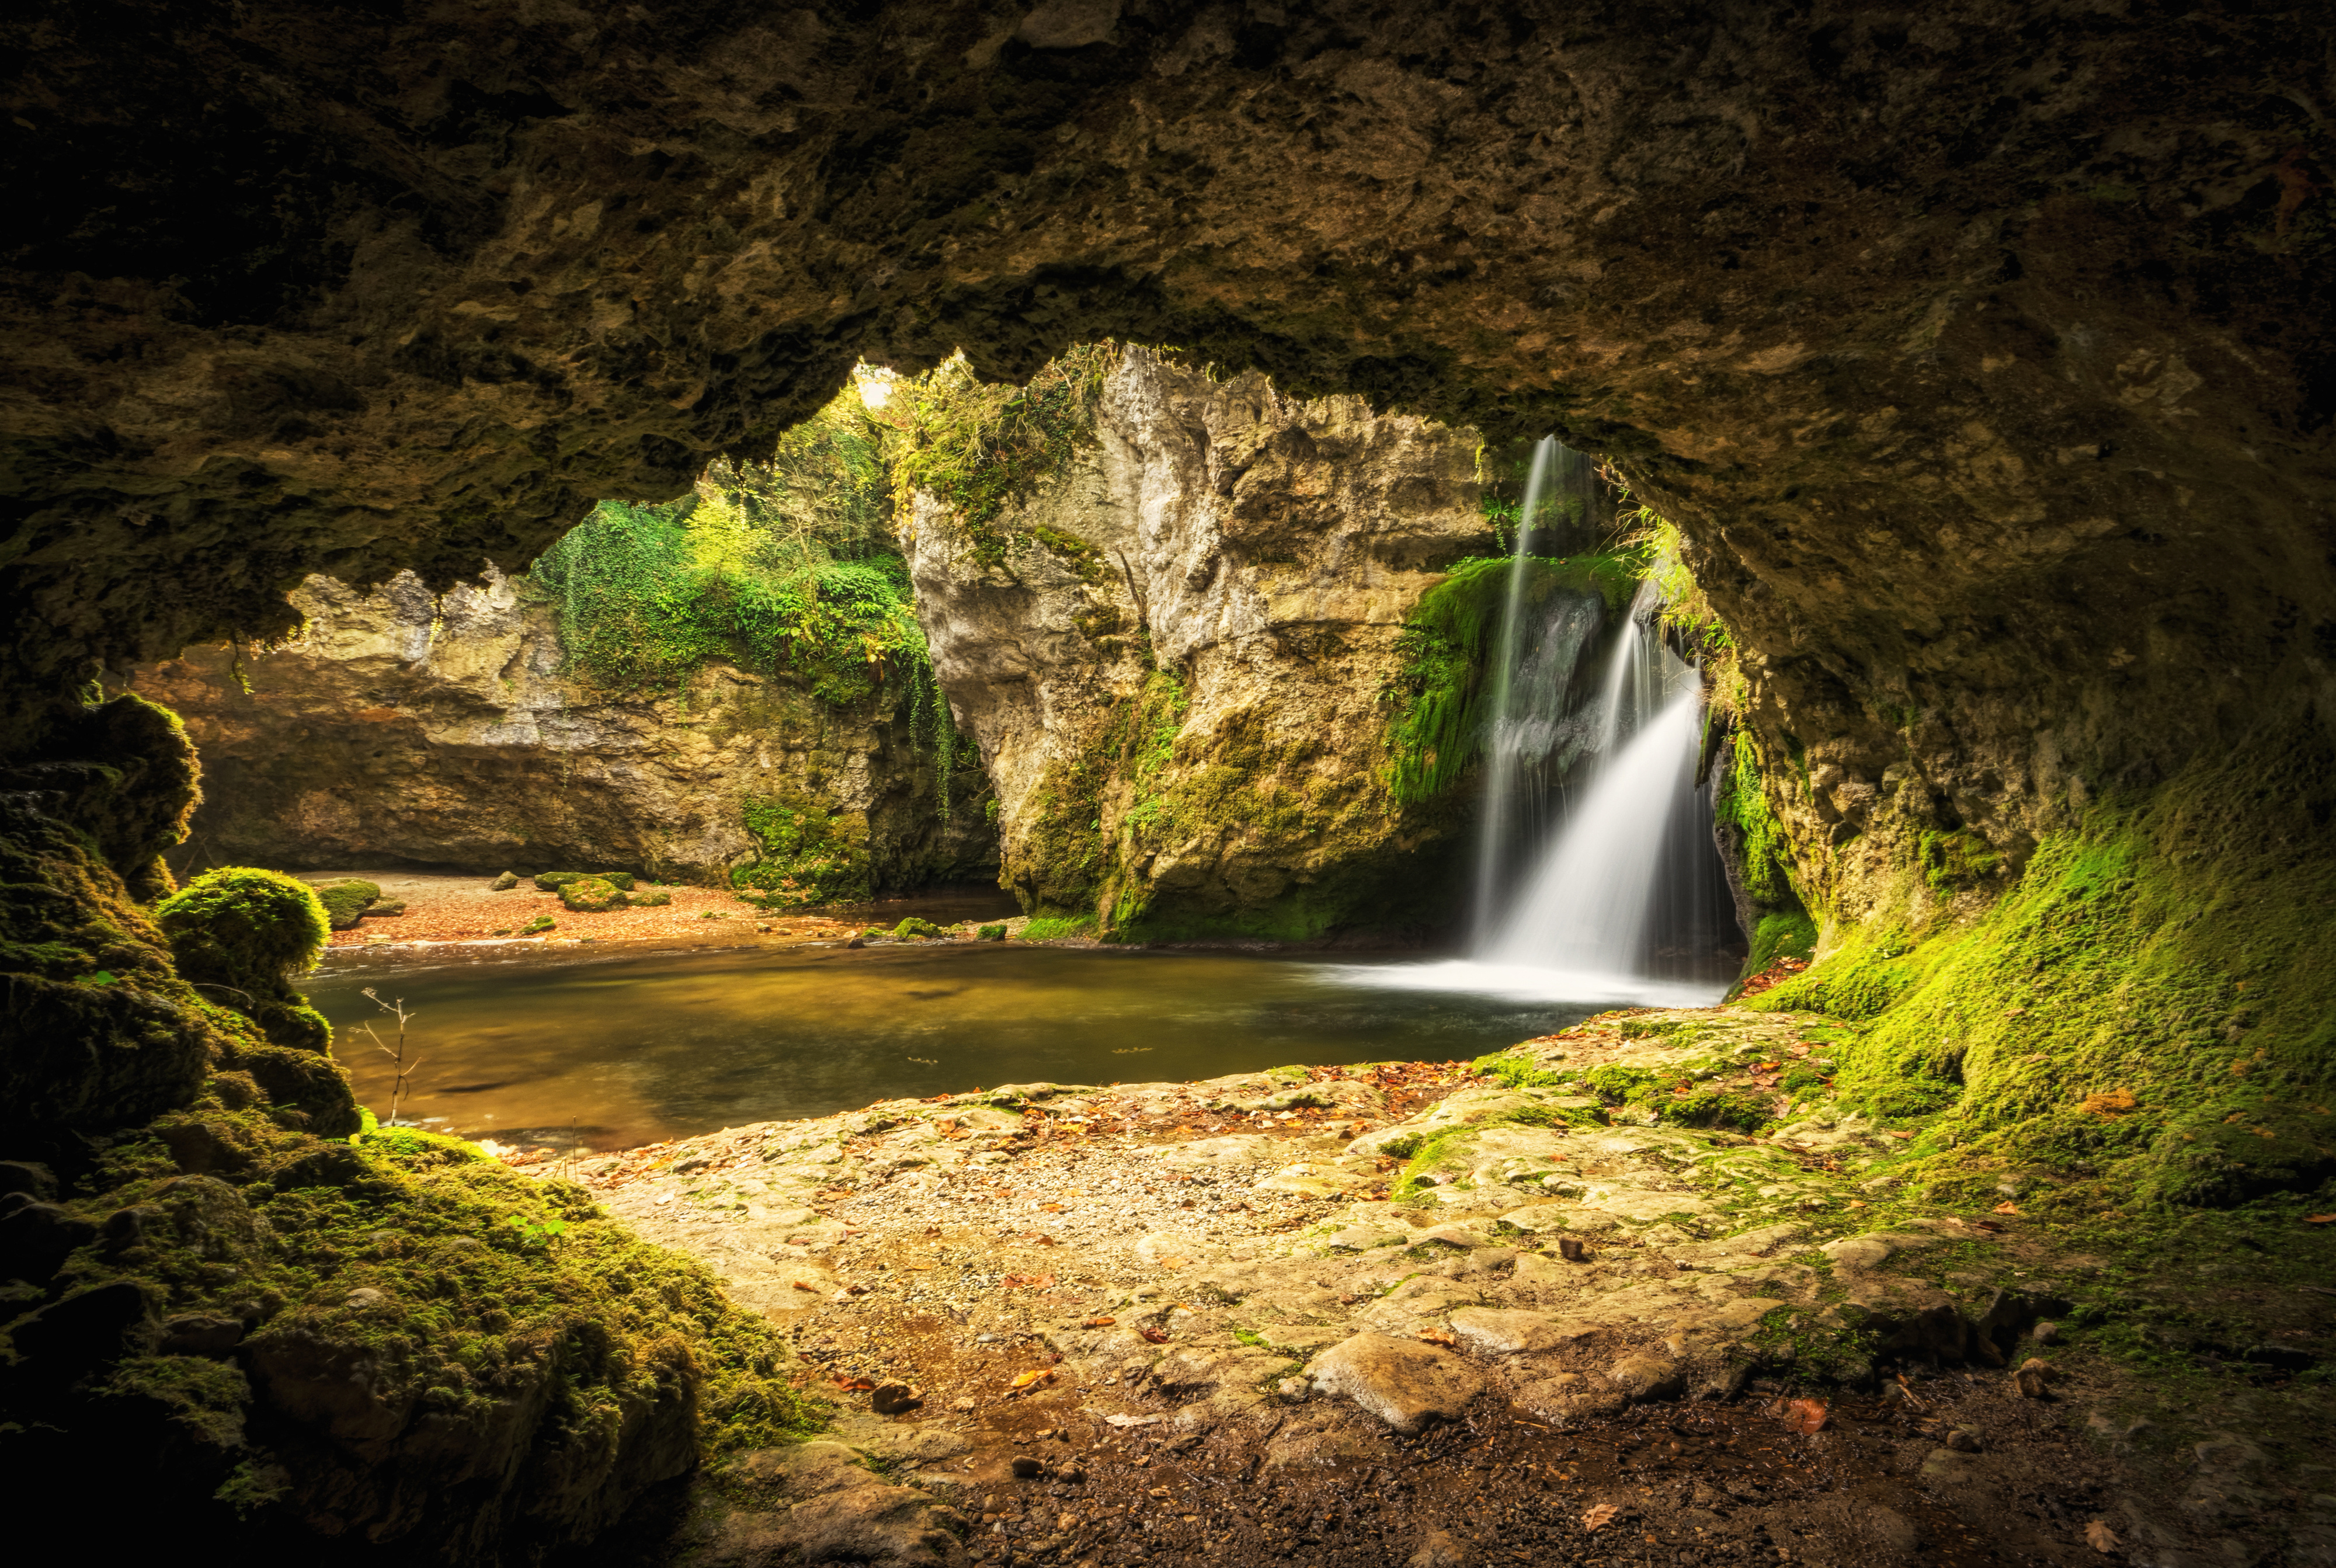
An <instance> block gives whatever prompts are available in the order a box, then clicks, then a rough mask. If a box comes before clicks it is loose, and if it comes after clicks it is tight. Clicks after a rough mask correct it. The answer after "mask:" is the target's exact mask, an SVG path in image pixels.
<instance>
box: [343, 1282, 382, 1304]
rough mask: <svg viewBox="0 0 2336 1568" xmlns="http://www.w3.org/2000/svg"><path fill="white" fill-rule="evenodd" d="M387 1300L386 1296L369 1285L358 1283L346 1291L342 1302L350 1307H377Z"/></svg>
mask: <svg viewBox="0 0 2336 1568" xmlns="http://www.w3.org/2000/svg"><path fill="white" fill-rule="evenodd" d="M386 1300H389V1298H388V1297H387V1296H385V1295H384V1294H383V1293H382V1292H381V1291H379V1290H375V1289H374V1288H373V1287H372V1286H371V1285H360V1286H358V1287H357V1288H356V1289H355V1290H351V1291H350V1292H349V1293H348V1296H347V1297H346V1300H345V1301H344V1303H343V1304H344V1305H346V1306H351V1307H378V1306H380V1305H381V1304H382V1303H384V1301H386Z"/></svg>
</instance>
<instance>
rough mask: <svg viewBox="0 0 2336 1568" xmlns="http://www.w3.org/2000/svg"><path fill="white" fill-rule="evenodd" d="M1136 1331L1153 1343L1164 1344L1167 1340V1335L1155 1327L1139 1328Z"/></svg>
mask: <svg viewBox="0 0 2336 1568" xmlns="http://www.w3.org/2000/svg"><path fill="white" fill-rule="evenodd" d="M1136 1332H1138V1333H1140V1334H1142V1335H1143V1336H1144V1338H1145V1339H1149V1340H1151V1341H1152V1342H1153V1344H1155V1345H1164V1344H1166V1343H1167V1342H1168V1336H1167V1335H1166V1334H1164V1333H1163V1332H1162V1331H1161V1330H1159V1329H1137V1330H1136Z"/></svg>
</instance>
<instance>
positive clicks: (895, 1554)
mask: <svg viewBox="0 0 2336 1568" xmlns="http://www.w3.org/2000/svg"><path fill="white" fill-rule="evenodd" d="M1821 1027H1822V1026H1821V1025H1820V1022H1819V1020H1816V1019H1814V1018H1803V1017H1795V1016H1792V1015H1778V1014H1773V1013H1770V1014H1754V1013H1746V1012H1737V1011H1732V1010H1729V1009H1718V1008H1715V1009H1708V1010H1700V1011H1694V1012H1676V1013H1645V1012H1640V1013H1634V1014H1627V1015H1618V1014H1610V1015H1604V1016H1602V1017H1601V1018H1596V1019H1592V1020H1591V1021H1590V1022H1589V1023H1587V1024H1585V1025H1583V1026H1582V1027H1579V1028H1577V1029H1575V1030H1572V1031H1569V1032H1568V1033H1566V1034H1563V1035H1560V1036H1554V1037H1548V1038H1545V1039H1542V1040H1536V1041H1533V1042H1528V1043H1527V1044H1526V1045H1524V1046H1521V1047H1518V1048H1517V1049H1516V1050H1515V1051H1514V1052H1511V1053H1509V1054H1508V1055H1507V1056H1506V1057H1504V1058H1503V1059H1502V1060H1501V1062H1500V1063H1499V1064H1498V1065H1497V1066H1496V1067H1495V1069H1494V1072H1493V1073H1489V1074H1487V1073H1480V1072H1476V1071H1474V1070H1472V1069H1470V1068H1469V1067H1467V1066H1465V1065H1463V1064H1458V1063H1453V1064H1445V1065H1441V1066H1438V1065H1434V1064H1380V1065H1375V1066H1363V1067H1348V1068H1314V1069H1306V1068H1285V1069H1280V1070H1276V1071H1272V1072H1266V1073H1259V1074H1252V1075H1237V1076H1231V1077H1225V1078H1219V1079H1213V1080H1209V1081H1205V1082H1201V1083H1192V1084H1168V1083H1161V1084H1133V1085H1131V1084H1120V1085H1112V1086H1075V1085H1060V1084H1027V1085H1016V1086H1001V1087H998V1088H994V1089H988V1090H982V1091H977V1092H972V1093H968V1094H962V1095H952V1096H941V1097H939V1098H938V1099H935V1100H930V1101H899V1102H888V1103H884V1104H881V1105H872V1106H870V1107H868V1108H867V1109H865V1110H863V1111H860V1112H856V1113H852V1114H849V1115H838V1116H831V1117H826V1118H822V1119H820V1120H816V1121H807V1122H798V1123H778V1124H765V1125H758V1126H753V1127H745V1128H737V1129H733V1130H730V1131H727V1132H725V1133H722V1134H718V1135H714V1136H711V1137H706V1138H700V1139H696V1140H691V1141H688V1142H686V1143H677V1144H667V1145H660V1146H658V1147H656V1148H653V1149H648V1150H638V1151H633V1152H631V1153H629V1154H620V1155H613V1156H607V1157H603V1158H600V1159H597V1160H592V1161H588V1162H584V1163H582V1164H577V1165H573V1166H571V1167H570V1170H571V1172H572V1174H574V1175H575V1176H576V1177H577V1178H578V1179H579V1180H581V1181H583V1182H584V1183H586V1184H588V1185H589V1186H592V1187H595V1188H597V1189H599V1191H600V1193H602V1194H603V1201H604V1202H605V1203H606V1204H607V1206H608V1208H609V1209H610V1210H611V1211H613V1212H614V1213H617V1214H618V1215H620V1216H622V1217H624V1218H625V1219H627V1220H628V1222H631V1223H632V1224H633V1225H635V1226H636V1227H638V1229H639V1231H640V1232H642V1233H643V1234H645V1235H647V1236H648V1237H650V1238H652V1239H654V1240H657V1241H658V1242H664V1243H665V1244H667V1245H669V1246H672V1247H675V1248H677V1249H679V1250H681V1251H686V1252H689V1253H691V1254H693V1255H695V1256H696V1257H698V1258H700V1259H701V1260H703V1261H705V1262H706V1263H707V1264H708V1265H709V1266H710V1267H712V1268H713V1269H714V1270H715V1271H716V1272H717V1273H718V1274H719V1275H720V1276H721V1277H722V1278H723V1279H724V1280H725V1282H726V1284H727V1286H728V1288H729V1290H731V1292H732V1293H733V1295H734V1296H735V1298H737V1299H738V1300H742V1301H744V1302H745V1303H747V1304H750V1305H752V1306H754V1307H755V1308H757V1309H759V1310H762V1311H764V1313H765V1314H767V1315H768V1316H770V1317H772V1318H773V1319H774V1320H779V1321H781V1322H783V1323H784V1325H785V1326H786V1329H787V1331H788V1333H789V1334H790V1336H791V1338H792V1339H793V1343H794V1344H795V1346H796V1348H797V1349H798V1352H799V1354H800V1355H801V1357H802V1359H803V1373H802V1375H803V1378H804V1379H805V1380H806V1382H807V1383H809V1384H810V1385H811V1386H813V1387H814V1388H816V1389H818V1390H819V1391H820V1392H822V1393H823V1394H825V1395H826V1396H827V1397H828V1398H832V1400H833V1401H834V1405H835V1416H834V1420H833V1423H832V1430H831V1431H830V1432H829V1433H828V1434H827V1435H826V1436H825V1437H822V1438H821V1439H820V1440H817V1441H814V1442H812V1443H810V1444H806V1445H803V1446H799V1447H795V1448H790V1449H785V1450H773V1451H769V1452H765V1453H760V1454H756V1455H754V1456H749V1457H747V1458H745V1459H744V1460H742V1461H738V1462H736V1463H734V1464H733V1465H732V1466H729V1468H728V1469H727V1470H726V1471H725V1472H724V1473H723V1475H721V1476H720V1478H719V1484H718V1485H716V1486H715V1488H713V1489H710V1490H709V1491H707V1492H706V1494H705V1496H706V1498H707V1501H706V1502H705V1503H704V1504H703V1505H701V1507H700V1509H699V1512H698V1513H697V1514H696V1518H695V1519H694V1521H693V1524H692V1525H691V1529H692V1531H693V1532H694V1534H693V1537H692V1539H693V1541H694V1545H693V1547H692V1551H693V1553H694V1557H693V1561H695V1562H696V1563H703V1564H706V1565H709V1568H710V1565H712V1564H717V1563H721V1564H727V1563H759V1562H764V1561H772V1560H776V1559H777V1558H778V1557H779V1556H780V1555H782V1554H783V1553H784V1552H787V1551H798V1552H800V1553H803V1558H802V1560H803V1561H824V1560H827V1558H828V1557H829V1556H830V1555H831V1554H832V1553H837V1552H842V1551H843V1550H845V1548H846V1547H847V1546H848V1547H849V1549H850V1551H851V1553H852V1554H853V1555H854V1559H855V1560H859V1559H860V1558H867V1559H869V1560H873V1561H880V1562H887V1563H959V1562H965V1561H968V1560H971V1561H978V1562H983V1563H1060V1564H1063V1565H1065V1568H1070V1565H1073V1564H1095V1565H1097V1568H1101V1565H1103V1564H1114V1563H1201V1562H1203V1561H1206V1562H1211V1563H1251V1562H1260V1563H1261V1562H1274V1563H1280V1562H1290V1563H1322V1564H1350V1563H1351V1564H1358V1565H1360V1564H1380V1563H1411V1564H1414V1565H1416V1568H1436V1565H1451V1564H1460V1563H1500V1562H1547V1561H1556V1560H1564V1561H1569V1562H1572V1561H1616V1562H1633V1563H1635V1562H1659V1563H1669V1562H1680V1563H1703V1562H1713V1563H1723V1562H1737V1561H1742V1562H1777V1561H1793V1562H1808V1563H1844V1564H1847V1563H1891V1562H1900V1561H1913V1560H1915V1559H1916V1558H1917V1557H1919V1558H1921V1559H1922V1560H1923V1561H1936V1562H1941V1563H2009V1562H2047V1563H2079V1562H2094V1563H2098V1562H2103V1561H2107V1560H2108V1559H2109V1557H2111V1556H2115V1555H2117V1554H2125V1555H2127V1556H2129V1557H2130V1559H2131V1560H2133V1561H2136V1562H2153V1563H2162V1564H2165V1565H2166V1568H2178V1565H2186V1564H2193V1563H2202V1564H2203V1563H2223V1562H2226V1561H2227V1562H2232V1563H2240V1562H2255V1561H2261V1560H2263V1556H2262V1553H2263V1552H2264V1551H2265V1550H2266V1549H2268V1548H2269V1547H2270V1546H2271V1544H2273V1542H2281V1543H2284V1549H2287V1550H2289V1551H2290V1552H2291V1553H2293V1552H2294V1551H2296V1550H2302V1551H2304V1552H2305V1553H2306V1554H2305V1555H2292V1554H2291V1555H2290V1557H2289V1558H2288V1559H2287V1560H2288V1561H2293V1562H2299V1563H2300V1562H2307V1561H2308V1562H2325V1561H2329V1560H2331V1559H2330V1556H2329V1554H2328V1553H2329V1548H2330V1544H2331V1541H2336V1533H2331V1530H2330V1527H2329V1526H2330V1524H2331V1519H2330V1516H2329V1511H2330V1508H2331V1504H2330V1502H2329V1500H2328V1499H2327V1498H2326V1497H2325V1496H2317V1495H2313V1493H2314V1491H2315V1490H2316V1491H2318V1492H2324V1491H2326V1490H2327V1489H2328V1488H2329V1480H2328V1477H2327V1476H2326V1475H2325V1474H2324V1466H2323V1467H2322V1473H2321V1474H2320V1475H2319V1479H2317V1480H2312V1479H2311V1478H2310V1477H2303V1476H2301V1475H2299V1473H2298V1472H2296V1471H2295V1470H2293V1468H2292V1467H2291V1468H2290V1470H2289V1472H2288V1478H2289V1479H2290V1480H2291V1481H2292V1482H2293V1483H2294V1485H2289V1486H2287V1487H2286V1488H2285V1489H2282V1488H2281V1487H2279V1486H2277V1485H2270V1482H2271V1479H2272V1478H2271V1476H2270V1475H2269V1474H2268V1471H2269V1469H2270V1468H2271V1466H2270V1461H2269V1460H2268V1459H2267V1456H2266V1448H2265V1446H2258V1445H2259V1444H2263V1445H2269V1443H2270V1439H2269V1438H2268V1437H2265V1436H2264V1434H2263V1432H2261V1431H2257V1432H2255V1433H2254V1434H2253V1436H2252V1437H2238V1436H2234V1435H2232V1434H2234V1433H2236V1432H2239V1431H2244V1430H2246V1425H2245V1423H2246V1421H2247V1419H2248V1415H2247V1412H2244V1411H2242V1410H2239V1409H2230V1410H2224V1411H2216V1412H2211V1413H2208V1414H2207V1415H2206V1416H2205V1417H2204V1419H2205V1421H2206V1422H2207V1424H2208V1425H2210V1426H2212V1425H2214V1423H2216V1422H2221V1423H2222V1427H2223V1429H2219V1432H2205V1434H2204V1435H2203V1436H2201V1437H2200V1440H2199V1441H2198V1442H2197V1443H2195V1444H2194V1445H2190V1446H2191V1447H2194V1448H2195V1453H2192V1452H2187V1451H2185V1452H2184V1453H2182V1454H2181V1455H2179V1456H2178V1457H2179V1458H2180V1460H2181V1461H2182V1462H2181V1464H2180V1465H2179V1466H2177V1468H2178V1470H2179V1476H2178V1484H2177V1485H2173V1487H2172V1489H2171V1490H2168V1489H2166V1484H2165V1483H2166V1475H2168V1473H2169V1472H2168V1471H2167V1465H2168V1463H2169V1461H2167V1460H2166V1458H2165V1456H2164V1455H2163V1454H2162V1453H2159V1452H2156V1451H2155V1450H2153V1449H2152V1448H2151V1446H2150V1445H2147V1444H2144V1443H2140V1442H2138V1441H2136V1437H2135V1434H2136V1432H2138V1431H2141V1430H2143V1429H2144V1428H2146V1427H2147V1426H2148V1422H2147V1421H2146V1419H2144V1418H2142V1417H2136V1416H2135V1415H2133V1414H2132V1411H2133V1409H2134V1408H2135V1403H2134V1402H2135V1399H2136V1397H2137V1392H2136V1388H2134V1387H2133V1385H2132V1380H2131V1375H2130V1374H2129V1373H2128V1372H2126V1371H2123V1370H2120V1368H2119V1367H2118V1366H2117V1364H2114V1363H2112V1362H2110V1361H2109V1360H2107V1359H2104V1358H2102V1357H2100V1356H2098V1355H2093V1354H2090V1353H2088V1352H2087V1351H2086V1350H2085V1349H2083V1348H2082V1347H2081V1346H2078V1347H2074V1348H2072V1347H2069V1346H2068V1345H2067V1344H2066V1343H2065V1340H2066V1339H2067V1336H2068V1330H2066V1329H2064V1328H2063V1327H2062V1326H2061V1325H2060V1324H2059V1323H2058V1322H2056V1321H2055V1320H2056V1319H2058V1318H2059V1317H2060V1316H2061V1315H2062V1314H2064V1313H2066V1312H2067V1311H2068V1309H2069V1308H2070V1307H2071V1306H2072V1305H2074V1300H2073V1299H2072V1298H2074V1297H2076V1296H2079V1295H2083V1294H2086V1293H2087V1287H2088V1281H2092V1280H2094V1279H2095V1277H2096V1276H2097V1275H2098V1271H2100V1270H2101V1268H2102V1267H2103V1265H2102V1263H2101V1261H2099V1260H2098V1259H2093V1258H2088V1257H2085V1256H2081V1255H2074V1254H2071V1253H2070V1252H2069V1251H2068V1250H2067V1249H2066V1247H2065V1246H2063V1245H2060V1244H2058V1243H2056V1242H2055V1241H2054V1240H2053V1239H2052V1238H2051V1237H2049V1236H2048V1235H2046V1234H2043V1233H2041V1232H2039V1231H2031V1230H2030V1229H2029V1228H2028V1227H2027V1225H2026V1223H2025V1222H2023V1221H2022V1220H2021V1218H2020V1216H2019V1215H2018V1213H2017V1210H2018V1208H2019V1205H2018V1203H2016V1202H2013V1201H2011V1200H2010V1199H2006V1200H2004V1202H2003V1203H2002V1204H2001V1206H2000V1209H1999V1207H1998V1206H1997V1205H1992V1204H1990V1205H1985V1206H1975V1207H1974V1209H1973V1211H1972V1212H1958V1211H1953V1210H1948V1209H1940V1208H1936V1207H1931V1206H1924V1205H1920V1204H1917V1203H1913V1202H1911V1201H1908V1200H1906V1199H1905V1198H1904V1197H1903V1189H1902V1187H1901V1185H1900V1182H1899V1177H1898V1176H1897V1175H1896V1174H1894V1169H1895V1167H1896V1166H1897V1165H1898V1164H1901V1163H1902V1162H1903V1160H1904V1159H1905V1158H1906V1151H1905V1148H1904V1143H1903V1139H1901V1138H1899V1137H1895V1136H1893V1135H1892V1134H1891V1132H1890V1131H1889V1130H1888V1129H1886V1128H1883V1127H1881V1126H1877V1125H1874V1124H1872V1123H1869V1122H1866V1121H1864V1120H1863V1119H1861V1118H1859V1117H1857V1116H1855V1115H1846V1114H1835V1113H1834V1112H1833V1111H1832V1110H1831V1109H1829V1108H1828V1107H1827V1105H1826V1103H1825V1101H1824V1099H1823V1096H1822V1090H1821V1089H1820V1090H1818V1091H1816V1093H1815V1096H1813V1099H1814V1104H1813V1105H1812V1106H1811V1107H1810V1114H1808V1115H1802V1116H1800V1117H1799V1119H1796V1120H1791V1121H1787V1122H1786V1123H1785V1124H1784V1125H1781V1126H1776V1125H1772V1129H1771V1131H1770V1133H1769V1134H1768V1135H1765V1136H1757V1137H1756V1136H1750V1135H1744V1134H1739V1133H1735V1132H1730V1131H1728V1130H1726V1129H1725V1128H1723V1127H1716V1126H1707V1127H1692V1126H1679V1125H1671V1123H1669V1122H1668V1121H1666V1120H1663V1119H1660V1118H1659V1117H1658V1116H1657V1115H1654V1114H1651V1113H1650V1112H1649V1111H1647V1110H1646V1109H1645V1108H1644V1100H1643V1096H1641V1098H1640V1100H1639V1101H1636V1102H1634V1101H1632V1100H1631V1099H1630V1098H1628V1097H1624V1098H1621V1099H1620V1101H1619V1103H1618V1101H1617V1099H1616V1098H1615V1097H1614V1096H1611V1095H1610V1096H1601V1095H1600V1094H1596V1093H1584V1092H1582V1088H1583V1082H1584V1080H1583V1078H1582V1075H1584V1074H1589V1075H1591V1076H1592V1077H1594V1078H1596V1080H1597V1081H1598V1082H1601V1083H1603V1084H1606V1085H1608V1086H1610V1087H1611V1085H1613V1084H1614V1083H1616V1082H1619V1081H1621V1078H1623V1077H1628V1076H1630V1075H1631V1074H1645V1075H1650V1076H1651V1077H1652V1078H1653V1079H1654V1080H1656V1081H1657V1082H1659V1083H1662V1084H1666V1085H1670V1088H1669V1092H1671V1093H1673V1094H1677V1095H1680V1096H1686V1095H1688V1094H1690V1093H1693V1094H1736V1095H1742V1096H1753V1097H1756V1098H1757V1097H1760V1096H1777V1097H1781V1096H1784V1095H1785V1094H1786V1091H1784V1090H1781V1089H1779V1088H1777V1086H1776V1085H1777V1069H1778V1068H1779V1067H1780V1066H1782V1065H1783V1064H1784V1063H1786V1062H1788V1061H1794V1060H1800V1061H1804V1062H1806V1061H1810V1060H1816V1061H1822V1060H1823V1057H1821V1056H1820V1055H1818V1054H1817V1053H1818V1052H1819V1051H1820V1050H1821V1049H1822V1048H1823V1042H1822V1040H1816V1041H1812V1040H1810V1039H1808V1038H1806V1036H1807V1035H1808V1034H1809V1033H1811V1032H1814V1031H1817V1030H1819V1029H1820V1028H1821ZM1615 1069H1621V1076H1619V1077H1618V1076H1617V1073H1616V1072H1615V1071H1614V1070H1615ZM1806 1098H1811V1096H1805V1099H1806ZM2056 1341H2057V1343H2056ZM2265 1398H2269V1396H2265ZM2256 1414H2258V1415H2260V1414H2261V1412H2256ZM2194 1416H2195V1413H2194ZM2136 1423H2138V1425H2136ZM2194 1424H2195V1422H2194ZM2274 1451H2275V1450H2274ZM2298 1486H2302V1488H2303V1489H2302V1490H2298V1489H2297V1487H2298ZM2185 1488H2186V1489H2185ZM2313 1552H2316V1553H2319V1555H2311V1554H2310V1553H2313Z"/></svg>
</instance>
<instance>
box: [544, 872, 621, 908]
mask: <svg viewBox="0 0 2336 1568" xmlns="http://www.w3.org/2000/svg"><path fill="white" fill-rule="evenodd" d="M626 902H627V900H626V898H625V895H624V893H623V891H621V890H619V889H618V886H617V884H616V883H614V882H612V881H607V880H605V879H603V878H600V877H578V878H577V879H576V880H574V881H564V882H562V883H560V903H561V904H562V905H564V906H565V907H567V908H569V909H571V910H575V911H579V912H582V913H595V914H596V913H599V912H600V911H606V910H620V909H623V908H624V907H625V904H626Z"/></svg>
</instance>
